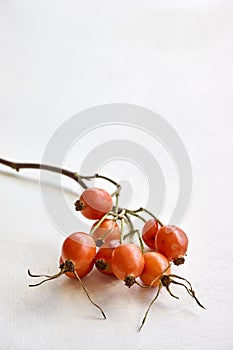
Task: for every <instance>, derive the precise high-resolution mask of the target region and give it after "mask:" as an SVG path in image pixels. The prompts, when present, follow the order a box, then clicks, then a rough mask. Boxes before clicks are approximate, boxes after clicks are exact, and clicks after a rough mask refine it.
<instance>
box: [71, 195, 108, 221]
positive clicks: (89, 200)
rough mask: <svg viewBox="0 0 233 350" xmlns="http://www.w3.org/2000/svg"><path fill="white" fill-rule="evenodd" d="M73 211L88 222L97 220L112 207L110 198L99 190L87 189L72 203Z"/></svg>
mask: <svg viewBox="0 0 233 350" xmlns="http://www.w3.org/2000/svg"><path fill="white" fill-rule="evenodd" d="M74 205H75V209H76V210H77V211H80V212H81V213H82V215H83V216H85V217H86V218H87V219H90V220H99V219H101V218H102V217H103V216H104V215H105V214H107V213H108V212H110V211H111V210H112V207H113V201H112V196H111V195H110V194H109V193H108V192H107V191H105V190H104V189H101V188H88V189H87V190H85V191H83V193H82V195H81V197H80V198H79V199H78V200H77V201H76V202H75V203H74Z"/></svg>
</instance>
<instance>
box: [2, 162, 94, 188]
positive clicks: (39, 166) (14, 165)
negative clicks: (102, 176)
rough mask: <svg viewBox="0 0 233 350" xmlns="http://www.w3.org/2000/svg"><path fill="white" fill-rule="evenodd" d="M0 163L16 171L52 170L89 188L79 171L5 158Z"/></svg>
mask: <svg viewBox="0 0 233 350" xmlns="http://www.w3.org/2000/svg"><path fill="white" fill-rule="evenodd" d="M0 164H3V165H5V166H8V167H10V168H12V169H14V170H16V171H19V170H20V169H42V170H47V171H51V172H53V173H58V174H62V175H65V176H67V177H69V178H70V179H72V180H74V181H75V182H77V183H78V184H79V185H80V186H82V187H83V188H85V189H86V188H88V186H87V185H86V184H85V183H84V182H83V181H82V179H81V177H80V176H79V175H78V173H76V172H72V171H69V170H66V169H62V168H59V167H56V166H52V165H46V164H39V163H17V162H12V161H9V160H6V159H3V158H0Z"/></svg>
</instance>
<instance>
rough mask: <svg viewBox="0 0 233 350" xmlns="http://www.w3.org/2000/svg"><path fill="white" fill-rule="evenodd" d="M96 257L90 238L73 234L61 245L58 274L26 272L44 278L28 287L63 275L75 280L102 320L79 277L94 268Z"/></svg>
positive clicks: (84, 234) (81, 233)
mask: <svg viewBox="0 0 233 350" xmlns="http://www.w3.org/2000/svg"><path fill="white" fill-rule="evenodd" d="M95 255H96V244H95V241H94V240H93V238H92V237H91V236H89V235H88V234H87V233H84V232H75V233H72V234H71V235H69V236H68V237H67V238H66V239H65V241H64V242H63V244H62V248H61V256H60V261H59V262H60V272H59V273H57V274H55V275H52V276H49V275H34V274H31V272H30V270H28V274H29V276H31V277H46V279H45V280H42V281H41V282H39V283H37V284H30V285H29V287H35V286H39V285H41V284H42V283H44V282H46V281H49V280H53V279H56V278H58V277H60V276H62V275H63V274H65V275H66V276H68V277H70V278H76V279H77V280H78V281H79V283H80V285H81V287H82V289H83V291H84V292H85V293H86V295H87V297H88V299H89V300H90V302H91V303H92V304H93V305H94V306H95V307H97V308H98V309H99V310H100V311H101V313H102V315H103V317H104V318H106V316H105V313H104V312H103V310H102V308H101V307H100V306H99V305H98V304H96V303H95V302H94V301H93V300H92V299H91V297H90V295H89V293H88V291H87V289H86V287H85V286H84V284H83V282H82V280H81V277H84V276H86V275H87V274H88V273H89V272H90V271H91V270H92V268H93V266H94V259H95Z"/></svg>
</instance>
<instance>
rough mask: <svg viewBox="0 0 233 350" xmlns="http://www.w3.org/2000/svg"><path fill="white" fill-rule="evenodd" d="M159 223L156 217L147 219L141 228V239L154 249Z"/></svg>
mask: <svg viewBox="0 0 233 350" xmlns="http://www.w3.org/2000/svg"><path fill="white" fill-rule="evenodd" d="M158 229H159V225H158V221H157V220H156V219H151V220H148V221H147V222H146V223H145V225H144V226H143V229H142V239H143V241H144V243H145V244H146V245H147V246H148V247H150V248H151V249H153V250H154V249H155V236H156V234H157V232H158Z"/></svg>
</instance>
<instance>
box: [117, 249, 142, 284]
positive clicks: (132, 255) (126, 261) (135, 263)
mask: <svg viewBox="0 0 233 350" xmlns="http://www.w3.org/2000/svg"><path fill="white" fill-rule="evenodd" d="M143 267H144V256H143V254H142V252H141V250H140V248H138V246H136V245H135V244H122V245H120V246H119V247H116V248H115V249H114V251H113V253H112V271H113V273H114V275H115V276H116V277H117V278H119V279H120V280H122V281H124V282H125V285H126V286H127V287H131V286H132V285H133V284H134V283H135V280H136V278H137V277H139V276H140V275H141V273H142V270H143Z"/></svg>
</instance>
